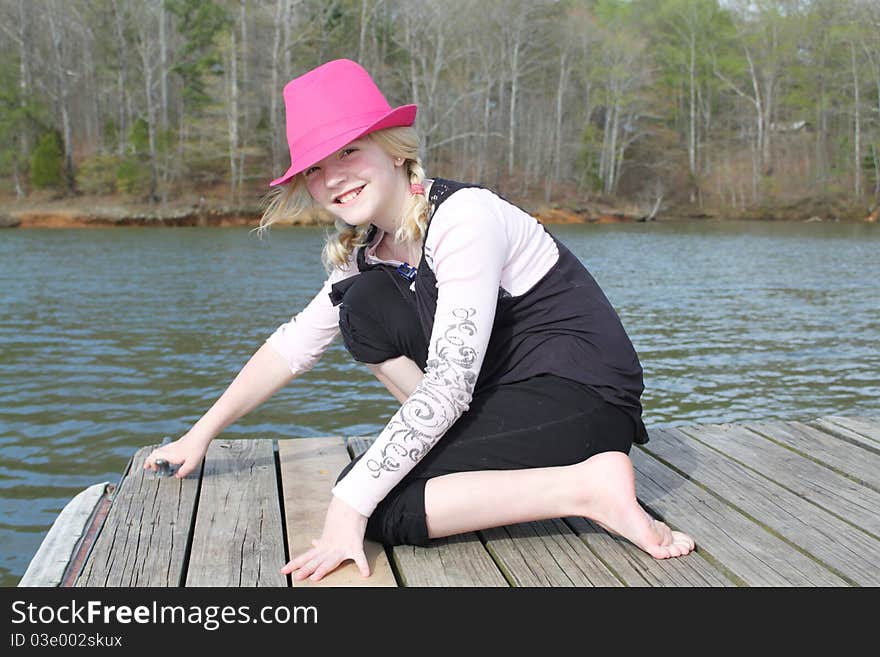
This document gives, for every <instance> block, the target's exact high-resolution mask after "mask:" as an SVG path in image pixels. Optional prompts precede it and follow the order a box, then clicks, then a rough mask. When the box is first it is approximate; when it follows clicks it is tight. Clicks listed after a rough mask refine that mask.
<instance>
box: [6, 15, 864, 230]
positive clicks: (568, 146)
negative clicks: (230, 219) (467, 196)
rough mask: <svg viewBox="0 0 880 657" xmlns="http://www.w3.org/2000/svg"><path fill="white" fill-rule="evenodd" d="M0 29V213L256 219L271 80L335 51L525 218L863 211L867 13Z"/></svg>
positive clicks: (56, 22) (439, 155) (271, 167)
mask: <svg viewBox="0 0 880 657" xmlns="http://www.w3.org/2000/svg"><path fill="white" fill-rule="evenodd" d="M0 26H2V27H0V46H2V48H3V52H4V53H6V55H5V56H4V57H3V58H2V60H0V201H2V202H4V203H28V202H36V201H42V200H46V199H69V200H70V201H71V202H72V201H73V200H74V199H76V198H86V199H94V198H103V197H106V198H112V199H114V200H116V201H120V199H121V202H124V203H129V204H130V205H132V206H135V205H144V204H145V205H148V206H155V207H163V206H166V205H169V204H174V203H176V202H182V201H184V200H185V201H186V202H190V201H191V199H194V198H195V199H200V201H199V202H201V203H205V202H208V203H223V204H226V205H228V206H230V207H239V208H245V209H248V208H249V209H253V208H257V207H258V205H259V203H260V200H261V199H262V198H263V197H264V195H265V194H266V192H267V191H268V187H267V185H268V181H269V180H271V179H272V178H273V177H275V176H277V175H280V173H282V172H283V171H284V170H285V169H286V167H287V158H288V153H287V146H286V142H285V137H284V108H283V102H282V98H281V91H282V88H283V86H284V84H285V83H286V82H287V81H288V80H289V79H291V78H292V77H295V76H297V75H300V74H302V73H304V72H305V71H307V70H309V69H310V68H313V67H314V66H316V65H318V64H320V63H323V62H325V61H328V60H330V59H334V58H340V57H347V58H351V59H355V60H357V61H359V62H360V63H362V64H363V65H364V66H365V67H366V68H367V70H369V71H370V72H371V73H372V75H373V77H374V78H375V80H376V82H377V83H378V84H379V86H380V88H381V89H382V90H383V91H384V92H385V94H386V96H387V98H388V101H389V102H390V103H391V104H392V105H395V106H396V105H399V104H404V103H411V102H412V103H417V104H418V105H419V112H418V117H417V124H416V125H417V128H418V129H419V131H420V133H421V135H422V139H423V144H422V156H423V157H422V159H423V162H425V164H426V169H427V171H428V174H429V175H432V174H433V175H436V176H442V177H446V178H454V179H458V180H472V181H479V182H481V183H482V184H485V185H489V186H492V187H494V188H496V189H498V190H499V191H500V192H501V193H503V194H506V195H509V196H510V197H511V198H516V199H524V200H528V202H529V203H531V204H532V205H535V204H544V205H546V206H548V207H549V206H552V207H564V208H570V209H573V210H575V211H577V210H578V208H579V207H583V206H585V205H586V204H588V203H589V202H591V201H594V200H605V201H607V202H610V203H617V204H618V205H623V204H629V206H628V207H637V208H641V209H642V212H643V213H644V214H650V216H651V217H653V216H654V215H656V214H657V213H658V211H659V212H667V213H668V212H675V213H678V214H682V215H692V216H706V215H707V214H708V215H711V214H718V215H721V216H748V213H752V215H753V216H763V215H765V214H768V213H769V214H773V213H781V212H782V211H783V208H786V207H789V208H791V207H795V208H798V212H800V213H801V214H805V215H807V216H809V215H811V214H815V213H817V212H820V213H821V212H822V211H825V212H826V214H828V213H833V212H839V213H840V214H841V215H846V216H848V217H850V218H860V217H862V216H867V215H869V214H870V213H871V212H874V214H875V215H876V208H877V205H878V200H880V2H877V0H727V1H722V0H557V1H554V0H483V1H477V0H442V1H440V2H438V1H436V0H0ZM815 208H819V209H818V210H817V209H815ZM829 208H831V209H829ZM823 209H824V210H823ZM798 216H800V215H798ZM804 218H805V219H806V216H804Z"/></svg>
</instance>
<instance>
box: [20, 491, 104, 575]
mask: <svg viewBox="0 0 880 657" xmlns="http://www.w3.org/2000/svg"><path fill="white" fill-rule="evenodd" d="M110 486H112V485H111V484H110V482H108V481H105V482H103V483H100V484H95V485H94V486H89V487H88V488H86V489H85V490H84V491H82V492H80V493H78V494H77V495H76V496H75V497H74V498H73V499H72V500H70V502H68V503H67V504H66V505H65V506H64V508H63V509H62V510H61V513H59V514H58V517H57V518H55V522H53V523H52V527H50V528H49V532H48V533H47V534H46V537H45V538H44V539H43V541H42V543H40V547H39V548H38V549H37V552H36V554H34V558H33V559H31V562H30V564H28V567H27V570H25V572H24V575H22V577H21V580H19V582H18V586H59V585H61V583H62V581H63V579H64V573H65V572H66V571H67V567H68V565H69V564H70V561H71V559H72V558H73V557H74V553H75V552H76V548H77V545H78V544H79V543H80V541H81V540H82V538H83V537H84V536H85V533H86V530H87V529H88V527H89V524H90V522H91V519H92V516H93V514H94V512H95V508H96V507H97V506H98V505H99V504H100V503H101V501H102V500H103V499H104V498H105V496H106V495H107V489H108V487H110Z"/></svg>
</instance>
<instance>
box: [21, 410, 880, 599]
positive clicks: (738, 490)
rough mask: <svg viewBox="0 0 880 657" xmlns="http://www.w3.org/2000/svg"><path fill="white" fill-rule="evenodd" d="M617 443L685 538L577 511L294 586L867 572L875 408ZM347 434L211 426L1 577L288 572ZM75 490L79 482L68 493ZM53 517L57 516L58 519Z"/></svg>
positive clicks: (198, 579)
mask: <svg viewBox="0 0 880 657" xmlns="http://www.w3.org/2000/svg"><path fill="white" fill-rule="evenodd" d="M650 435H651V440H650V442H649V443H648V444H647V445H645V446H644V447H638V446H635V447H634V448H633V450H632V453H631V457H632V460H633V463H634V465H635V468H636V478H637V488H636V490H637V493H638V496H639V499H640V500H641V502H642V504H643V505H644V506H645V507H646V508H647V509H648V510H649V511H650V512H651V513H652V514H653V515H655V516H656V517H659V518H661V519H663V520H664V521H665V522H666V523H668V524H669V525H670V526H672V527H673V528H677V529H682V530H686V531H687V532H688V533H690V534H691V535H692V536H693V537H694V538H695V539H696V542H697V550H696V551H695V552H693V553H691V554H690V555H688V556H687V557H683V558H680V559H670V560H665V561H655V560H654V559H652V558H651V557H649V556H647V555H646V554H644V553H643V552H641V551H640V550H638V549H637V548H635V547H634V546H632V545H631V544H630V543H629V542H627V541H625V540H622V539H619V538H616V537H614V536H612V535H609V534H608V533H606V532H605V531H603V530H602V529H600V528H599V527H598V526H596V525H594V524H593V523H591V522H589V521H587V520H584V519H583V518H561V519H555V520H546V521H542V522H531V523H524V524H520V525H513V526H508V527H500V528H495V529H491V530H486V531H481V532H476V533H470V534H464V535H461V536H455V537H452V538H448V539H439V540H435V541H434V542H433V544H432V545H431V546H430V547H427V548H419V547H412V546H398V547H387V548H386V547H383V546H381V545H378V544H375V543H369V544H368V546H367V555H368V558H369V560H370V563H371V567H372V570H373V575H372V576H371V577H369V578H366V579H364V578H362V577H361V576H360V574H359V573H358V572H357V569H356V568H355V567H354V565H353V564H352V563H351V562H349V563H348V564H346V565H345V566H344V567H342V568H340V569H339V570H337V571H336V572H334V573H332V574H331V575H329V576H328V577H326V578H325V579H324V580H323V581H321V582H318V583H316V584H314V583H308V582H297V583H295V585H296V586H420V587H429V586H444V587H457V586H478V587H506V586H532V587H549V586H567V587H571V586H877V585H878V584H880V418H843V417H824V418H818V419H816V420H814V421H812V422H808V423H800V422H768V423H746V424H735V425H732V424H722V425H691V426H682V427H675V428H656V429H654V430H651V431H650ZM368 445H369V440H368V439H364V438H351V439H349V440H347V441H346V440H343V439H342V438H307V439H292V440H281V441H273V440H215V441H214V443H213V444H212V445H211V448H210V450H209V451H208V454H207V456H206V458H205V462H204V464H203V467H202V470H201V471H200V472H196V473H193V474H191V475H190V476H189V477H188V478H186V479H183V480H178V479H175V478H167V477H157V476H155V475H154V474H152V473H149V472H145V471H144V470H143V463H144V460H145V458H146V456H147V455H148V454H149V453H150V451H151V450H152V449H153V446H149V447H145V448H143V449H141V450H139V451H138V452H137V453H136V454H135V455H134V457H133V458H132V460H131V462H130V464H129V467H128V469H127V471H126V472H125V474H124V475H123V477H122V479H121V481H120V483H119V485H118V486H115V487H114V486H109V485H108V486H106V488H105V487H104V486H103V485H102V486H98V487H93V488H92V489H89V491H84V494H83V495H81V496H79V497H80V498H82V499H79V498H78V499H79V501H76V500H75V502H72V503H71V505H69V506H73V507H75V508H71V509H65V512H63V513H62V516H63V519H62V516H59V522H57V523H56V526H54V527H53V528H52V530H51V531H50V533H49V536H47V538H46V540H45V541H44V544H43V546H41V548H40V551H39V552H38V553H37V555H36V556H35V558H34V560H33V561H32V563H31V566H30V568H29V569H28V572H27V573H25V576H24V577H23V578H22V581H21V583H20V584H19V586H109V587H131V586H174V587H176V586H188V587H193V586H229V587H255V586H261V587H279V586H290V585H291V584H292V582H291V581H290V580H289V578H287V577H285V576H282V575H281V574H280V573H279V568H280V567H281V566H282V565H283V564H285V563H286V562H287V561H288V560H289V557H290V555H291V554H294V555H295V554H299V553H300V552H302V551H305V550H306V549H308V547H310V540H311V539H312V538H315V537H317V536H319V535H320V532H321V527H322V525H323V518H324V512H325V510H326V506H327V503H328V501H329V494H330V493H329V491H330V488H331V487H332V485H333V482H334V481H335V478H336V476H337V475H338V473H339V471H340V470H341V469H342V467H343V466H344V465H345V463H346V462H347V461H348V460H349V459H350V458H352V457H353V456H354V455H357V454H359V453H361V451H362V450H364V449H366V447H367V446H368ZM86 493H88V495H86ZM59 523H60V524H59Z"/></svg>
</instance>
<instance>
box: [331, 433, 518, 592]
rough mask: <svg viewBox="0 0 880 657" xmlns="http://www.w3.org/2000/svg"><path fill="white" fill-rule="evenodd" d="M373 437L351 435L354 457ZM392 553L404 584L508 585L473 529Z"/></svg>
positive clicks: (351, 448)
mask: <svg viewBox="0 0 880 657" xmlns="http://www.w3.org/2000/svg"><path fill="white" fill-rule="evenodd" d="M373 440H374V438H372V437H367V436H354V437H352V438H349V439H348V447H349V450H350V452H351V456H352V458H357V457H358V456H360V455H361V454H363V453H364V452H365V451H366V450H367V448H368V447H369V446H370V445H371V444H372V442H373ZM391 556H392V559H393V560H394V565H395V567H396V568H397V572H398V573H399V575H400V579H401V583H402V584H403V585H404V586H493V587H494V586H508V583H507V580H505V579H504V575H502V573H501V571H500V570H499V569H498V566H497V564H496V563H495V562H494V561H493V560H492V557H491V555H490V554H489V553H488V552H486V549H485V547H484V546H483V544H482V542H481V541H480V537H479V536H477V535H476V534H475V533H474V532H468V533H466V534H460V535H458V536H450V537H448V538H439V539H435V540H433V541H431V545H430V546H429V547H418V546H413V545H395V546H394V547H393V548H391Z"/></svg>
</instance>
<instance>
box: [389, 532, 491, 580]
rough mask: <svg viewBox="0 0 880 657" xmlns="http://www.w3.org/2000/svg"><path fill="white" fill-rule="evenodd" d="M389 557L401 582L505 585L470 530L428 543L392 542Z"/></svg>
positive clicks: (484, 549) (483, 548) (478, 540)
mask: <svg viewBox="0 0 880 657" xmlns="http://www.w3.org/2000/svg"><path fill="white" fill-rule="evenodd" d="M391 557H392V559H394V565H395V567H396V568H397V572H398V574H399V576H400V581H401V584H403V585H404V586H423V587H429V586H435V587H439V586H449V587H452V586H456V587H501V586H508V583H507V580H505V579H504V575H502V574H501V571H500V570H498V566H497V565H496V564H495V562H494V561H492V557H490V556H489V553H488V552H486V548H485V547H483V544H482V543H481V542H480V539H479V537H478V536H477V535H476V534H475V533H473V532H469V533H467V534H459V535H457V536H448V537H446V538H435V539H434V540H432V541H431V545H430V546H429V547H418V546H415V545H395V546H394V548H392V553H391Z"/></svg>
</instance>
